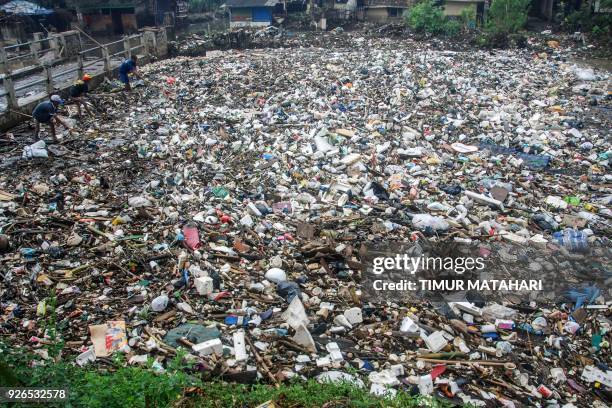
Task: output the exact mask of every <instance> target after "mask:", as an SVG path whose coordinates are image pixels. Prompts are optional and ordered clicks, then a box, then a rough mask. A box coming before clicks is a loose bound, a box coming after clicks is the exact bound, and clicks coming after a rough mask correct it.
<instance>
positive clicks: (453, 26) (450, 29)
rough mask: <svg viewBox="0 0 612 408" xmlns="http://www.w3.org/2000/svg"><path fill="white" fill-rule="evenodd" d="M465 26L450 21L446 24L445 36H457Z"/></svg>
mask: <svg viewBox="0 0 612 408" xmlns="http://www.w3.org/2000/svg"><path fill="white" fill-rule="evenodd" d="M462 26H463V25H462V24H461V23H460V22H459V21H458V20H448V21H446V22H445V24H444V34H446V35H447V36H449V37H452V36H454V35H457V34H458V33H459V31H461V27H462Z"/></svg>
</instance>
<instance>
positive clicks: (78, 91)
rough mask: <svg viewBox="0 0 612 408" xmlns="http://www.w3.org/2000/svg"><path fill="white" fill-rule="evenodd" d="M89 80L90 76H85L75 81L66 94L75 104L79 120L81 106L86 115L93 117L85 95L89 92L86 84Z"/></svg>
mask: <svg viewBox="0 0 612 408" xmlns="http://www.w3.org/2000/svg"><path fill="white" fill-rule="evenodd" d="M90 80H91V75H89V74H85V75H83V78H82V79H78V80H76V81H75V82H74V83H73V84H72V86H71V87H70V88H69V89H68V93H69V94H70V99H71V100H72V101H74V102H75V103H76V106H77V109H78V111H79V118H81V116H82V113H81V104H83V107H84V108H85V110H86V111H87V113H88V114H90V115H92V116H93V112H92V111H91V109H89V107H88V106H87V100H86V98H85V95H86V94H87V92H89V87H88V85H87V84H88V82H89V81H90Z"/></svg>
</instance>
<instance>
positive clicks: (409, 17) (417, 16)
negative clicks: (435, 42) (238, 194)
mask: <svg viewBox="0 0 612 408" xmlns="http://www.w3.org/2000/svg"><path fill="white" fill-rule="evenodd" d="M445 21H446V20H445V18H444V12H443V10H442V8H440V7H437V6H435V5H434V3H433V1H431V0H425V1H423V2H421V3H419V4H416V5H415V6H413V7H412V8H411V9H410V10H408V11H407V13H406V23H407V24H408V26H409V27H410V28H412V29H413V30H415V31H416V32H419V33H424V32H426V33H430V34H442V33H443V32H444V23H445Z"/></svg>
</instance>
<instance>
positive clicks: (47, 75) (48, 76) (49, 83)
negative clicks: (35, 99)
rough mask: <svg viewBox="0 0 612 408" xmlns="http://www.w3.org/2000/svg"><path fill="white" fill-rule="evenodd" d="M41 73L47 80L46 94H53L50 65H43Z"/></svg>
mask: <svg viewBox="0 0 612 408" xmlns="http://www.w3.org/2000/svg"><path fill="white" fill-rule="evenodd" d="M43 73H44V75H45V78H46V79H47V82H46V83H45V85H46V86H47V96H51V95H52V94H53V72H52V71H51V67H49V66H48V65H46V64H45V65H43Z"/></svg>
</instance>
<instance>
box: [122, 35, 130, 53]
mask: <svg viewBox="0 0 612 408" xmlns="http://www.w3.org/2000/svg"><path fill="white" fill-rule="evenodd" d="M123 49H124V50H125V56H126V58H127V59H130V58H132V47H131V46H130V37H129V36H127V37H124V38H123Z"/></svg>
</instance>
